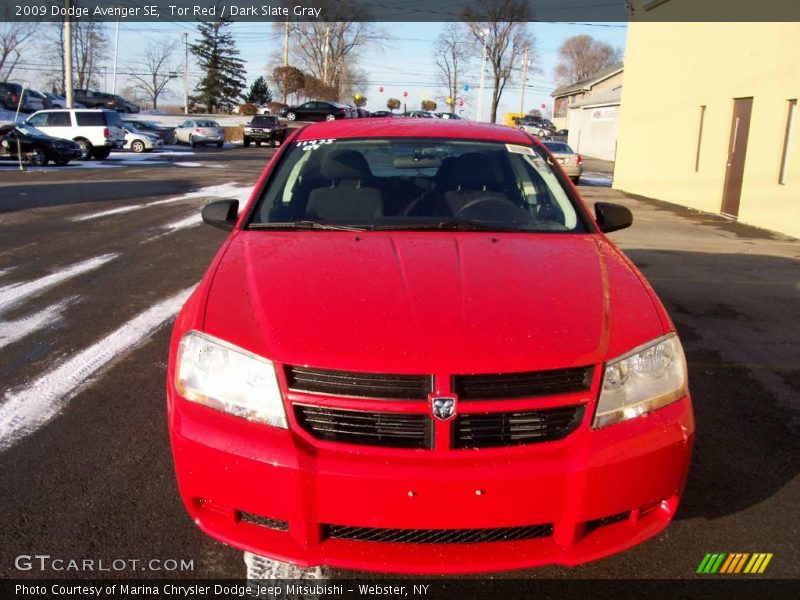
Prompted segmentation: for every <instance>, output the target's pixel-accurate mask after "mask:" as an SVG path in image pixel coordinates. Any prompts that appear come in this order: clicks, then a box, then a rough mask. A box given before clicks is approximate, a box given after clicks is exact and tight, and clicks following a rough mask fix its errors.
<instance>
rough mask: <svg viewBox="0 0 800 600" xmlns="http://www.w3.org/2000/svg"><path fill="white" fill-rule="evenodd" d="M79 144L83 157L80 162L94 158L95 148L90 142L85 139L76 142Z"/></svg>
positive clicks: (79, 158) (81, 156)
mask: <svg viewBox="0 0 800 600" xmlns="http://www.w3.org/2000/svg"><path fill="white" fill-rule="evenodd" d="M75 141H76V142H78V145H79V146H80V147H81V155H80V157H78V160H89V159H90V158H92V151H93V150H94V147H93V146H92V144H91V142H90V141H89V140H84V139H83V138H80V139H77V140H75Z"/></svg>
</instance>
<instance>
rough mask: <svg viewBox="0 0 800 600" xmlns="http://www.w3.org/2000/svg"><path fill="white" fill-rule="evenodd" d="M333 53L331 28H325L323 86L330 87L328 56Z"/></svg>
mask: <svg viewBox="0 0 800 600" xmlns="http://www.w3.org/2000/svg"><path fill="white" fill-rule="evenodd" d="M330 51H331V26H330V25H328V26H327V27H326V28H325V58H324V60H323V61H322V85H328V54H330Z"/></svg>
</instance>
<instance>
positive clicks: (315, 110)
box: [280, 100, 356, 121]
mask: <svg viewBox="0 0 800 600" xmlns="http://www.w3.org/2000/svg"><path fill="white" fill-rule="evenodd" d="M280 115H281V116H282V117H286V119H287V120H288V121H335V120H337V119H352V118H353V117H355V116H356V112H355V110H354V109H352V108H351V107H349V106H347V105H346V104H341V103H340V102H328V101H323V100H313V101H311V102H306V103H305V104H301V105H300V106H287V107H286V108H282V109H281V112H280Z"/></svg>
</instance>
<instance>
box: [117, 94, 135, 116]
mask: <svg viewBox="0 0 800 600" xmlns="http://www.w3.org/2000/svg"><path fill="white" fill-rule="evenodd" d="M112 97H113V98H114V100H115V101H116V104H115V106H114V108H115V110H117V111H118V112H122V113H138V112H139V111H140V110H141V109H140V108H139V105H138V104H134V103H133V102H131V101H129V100H125V98H123V97H122V96H115V95H112Z"/></svg>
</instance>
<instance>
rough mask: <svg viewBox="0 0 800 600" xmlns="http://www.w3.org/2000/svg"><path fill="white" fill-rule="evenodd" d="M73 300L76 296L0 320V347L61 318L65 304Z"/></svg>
mask: <svg viewBox="0 0 800 600" xmlns="http://www.w3.org/2000/svg"><path fill="white" fill-rule="evenodd" d="M75 300H77V297H75V298H69V299H67V300H63V301H61V302H58V303H56V304H53V305H51V306H48V307H47V308H45V309H44V310H42V311H39V312H38V313H35V314H32V315H30V316H29V317H23V318H22V319H14V320H13V321H0V349H2V348H4V347H5V346H10V345H11V344H13V343H14V342H17V341H19V340H21V339H22V338H24V337H27V336H29V335H30V334H32V333H33V332H34V331H38V330H39V329H42V328H43V327H45V326H47V325H53V324H55V323H58V322H59V321H60V320H61V313H62V312H63V311H64V309H65V308H66V307H67V305H69V304H71V303H72V302H74V301H75Z"/></svg>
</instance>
